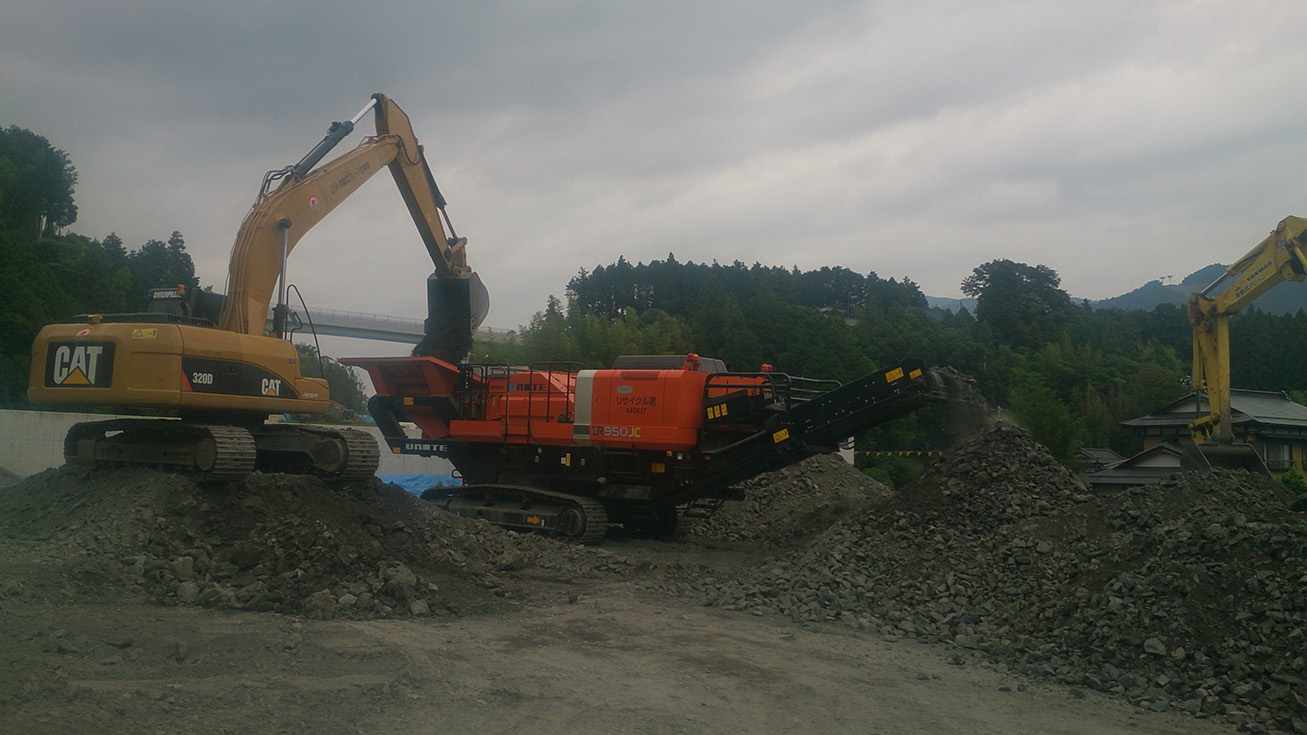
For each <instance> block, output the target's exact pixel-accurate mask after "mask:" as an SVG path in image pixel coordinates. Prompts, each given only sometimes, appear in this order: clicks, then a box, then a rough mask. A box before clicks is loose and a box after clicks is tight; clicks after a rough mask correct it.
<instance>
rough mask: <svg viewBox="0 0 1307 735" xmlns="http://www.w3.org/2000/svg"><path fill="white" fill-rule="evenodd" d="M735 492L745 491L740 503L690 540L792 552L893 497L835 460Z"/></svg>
mask: <svg viewBox="0 0 1307 735" xmlns="http://www.w3.org/2000/svg"><path fill="white" fill-rule="evenodd" d="M736 487H737V488H738V489H740V490H743V491H744V500H742V501H739V502H728V503H727V504H726V505H724V506H722V508H721V509H720V510H718V511H717V512H716V513H715V514H713V516H712V517H710V518H705V519H703V520H700V521H698V522H697V523H696V524H695V525H694V526H693V528H692V530H691V532H690V533H691V535H692V536H695V537H698V538H702V539H710V540H717V541H750V542H760V543H764V544H767V545H772V546H780V547H784V546H792V545H794V544H797V543H800V542H802V541H806V540H809V539H811V538H812V537H813V536H816V535H817V534H819V533H821V532H823V531H825V530H826V529H827V528H829V527H830V526H831V524H832V523H834V522H836V521H837V520H841V519H843V518H845V517H847V516H849V515H850V514H854V513H858V512H860V511H862V510H864V509H865V508H866V507H867V506H868V505H870V504H871V503H872V502H873V501H876V500H883V499H884V498H886V497H889V496H890V494H891V491H890V489H889V488H887V487H885V486H884V485H882V484H881V483H879V482H877V481H876V480H874V479H872V478H870V477H868V476H867V475H865V474H863V473H862V472H859V471H858V470H856V469H854V468H853V467H852V466H851V465H850V464H849V463H848V462H845V461H844V460H843V459H841V458H840V457H839V456H837V455H833V454H823V455H818V456H816V457H811V458H809V459H806V460H804V461H802V462H800V463H798V464H795V465H792V466H790V467H786V468H784V469H781V470H777V471H775V472H768V473H765V474H762V475H759V476H758V477H755V478H753V479H751V480H748V481H746V482H743V483H740V484H739V485H737V486H736Z"/></svg>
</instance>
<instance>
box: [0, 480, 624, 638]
mask: <svg viewBox="0 0 1307 735" xmlns="http://www.w3.org/2000/svg"><path fill="white" fill-rule="evenodd" d="M0 536H3V537H5V538H7V539H10V540H11V542H20V543H21V542H27V544H28V546H29V548H30V551H31V553H32V554H33V555H34V556H36V557H37V558H41V559H44V560H47V561H49V562H50V563H53V564H55V565H57V566H58V567H59V568H61V569H63V570H64V575H65V576H66V577H67V579H68V580H69V581H70V583H71V584H73V586H74V587H75V588H76V589H78V590H80V591H82V592H84V593H86V594H96V593H98V592H100V591H102V590H103V589H104V588H105V587H106V586H108V587H110V588H117V589H121V590H124V591H129V592H130V591H135V592H139V593H142V594H144V595H147V596H148V597H149V598H150V599H151V600H153V601H154V602H156V603H159V604H164V605H197V606H202V607H212V608H221V609H233V610H251V611H256V612H264V611H271V612H276V613H283V614H291V615H304V616H306V617H310V618H318V619H326V618H334V617H344V618H351V619H368V618H392V617H410V616H428V615H445V616H448V615H454V614H460V613H466V612H471V611H474V610H478V609H493V608H494V607H496V605H497V603H498V602H499V601H501V600H502V599H503V598H504V597H505V596H511V595H512V593H513V591H512V589H511V588H507V587H505V583H504V581H503V580H502V579H501V577H502V575H503V574H504V573H507V572H512V571H515V570H520V569H524V568H526V567H528V566H532V567H542V568H547V569H554V570H558V571H559V572H560V573H572V571H571V566H579V567H581V568H584V569H586V570H594V569H595V568H596V567H600V568H602V566H603V559H602V558H598V559H596V558H595V556H594V555H593V554H586V553H585V552H584V550H582V549H577V548H575V547H571V546H566V545H562V544H558V543H555V542H552V541H550V540H548V539H544V538H540V537H536V536H520V535H518V534H515V533H506V532H503V531H501V530H499V529H496V528H493V527H491V526H490V525H488V524H486V523H484V522H480V521H474V520H470V519H463V518H457V517H454V516H451V515H449V514H447V513H444V512H442V511H439V510H437V509H435V508H434V507H433V506H431V505H429V504H426V503H423V502H422V501H420V500H418V499H417V498H415V497H413V496H412V495H410V494H408V493H406V492H404V491H402V490H400V489H399V488H396V487H394V486H391V485H386V484H384V483H382V482H380V481H377V480H371V481H367V482H355V483H332V482H326V481H323V480H320V479H317V478H313V477H305V476H293V475H264V474H259V473H256V474H254V475H252V476H250V477H249V478H247V479H245V480H243V481H241V482H239V483H233V484H230V485H227V486H225V487H217V488H215V487H209V486H197V485H196V484H195V483H194V482H192V481H190V480H188V479H187V478H185V477H182V476H178V475H172V474H168V473H162V472H155V471H152V470H116V471H111V472H95V473H81V472H79V471H76V470H73V469H70V468H67V467H65V468H62V469H57V470H50V471H47V472H45V473H42V474H39V475H36V476H34V477H32V478H29V479H27V480H25V481H23V482H21V483H19V484H17V485H15V486H13V487H11V488H9V489H8V490H7V491H6V492H3V493H0ZM26 585H28V583H26V582H24V581H23V580H21V579H11V580H8V581H0V591H3V592H8V593H10V594H22V593H25V592H28V593H35V590H28V589H27V587H26Z"/></svg>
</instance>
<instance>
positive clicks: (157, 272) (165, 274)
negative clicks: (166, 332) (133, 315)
mask: <svg viewBox="0 0 1307 735" xmlns="http://www.w3.org/2000/svg"><path fill="white" fill-rule="evenodd" d="M127 267H128V268H129V269H130V270H131V273H132V279H133V280H134V281H135V282H136V291H137V294H136V298H135V299H134V300H133V301H132V302H131V303H132V305H133V308H135V309H139V310H143V309H144V307H145V296H146V293H147V292H148V291H149V290H150V289H152V288H166V287H171V286H178V285H182V286H185V287H186V288H188V289H191V288H196V287H198V286H199V279H198V278H196V277H195V263H194V262H193V261H192V260H191V256H190V254H189V253H187V252H186V242H185V240H183V239H182V233H180V232H177V231H176V230H174V231H173V233H172V236H171V237H169V238H168V242H167V243H164V242H160V241H159V240H150V241H149V242H147V243H145V244H144V245H142V246H141V249H140V250H136V251H134V252H132V253H129V254H128V255H127Z"/></svg>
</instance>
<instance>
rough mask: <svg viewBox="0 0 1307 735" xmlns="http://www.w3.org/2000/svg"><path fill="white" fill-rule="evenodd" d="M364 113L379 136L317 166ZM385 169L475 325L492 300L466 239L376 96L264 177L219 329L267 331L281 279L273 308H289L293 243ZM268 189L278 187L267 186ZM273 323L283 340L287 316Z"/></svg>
mask: <svg viewBox="0 0 1307 735" xmlns="http://www.w3.org/2000/svg"><path fill="white" fill-rule="evenodd" d="M369 110H375V111H376V125H377V134H376V135H375V136H372V137H369V138H366V139H364V140H363V141H362V142H361V143H359V145H358V146H357V147H356V148H355V149H354V150H352V151H350V152H348V153H346V154H344V155H342V156H340V157H338V158H335V159H333V160H331V161H329V162H328V163H325V164H323V165H322V166H320V167H317V168H315V166H317V163H318V161H320V160H321V159H322V158H323V157H324V156H325V155H326V154H327V153H328V152H329V151H330V150H331V148H332V147H334V146H335V145H336V144H337V143H338V142H340V140H341V139H342V138H344V137H345V136H346V135H348V134H349V133H350V132H351V131H353V129H354V125H355V123H357V122H358V121H359V120H360V119H361V118H362V117H363V116H364V115H365V114H367V112H368V111H369ZM383 166H385V167H388V168H390V172H391V174H392V176H393V177H394V179H395V184H396V185H397V186H398V187H399V191H400V194H401V195H402V196H403V199H404V202H405V204H406V205H407V206H408V210H409V213H410V215H412V217H413V222H414V224H415V225H417V229H418V233H419V234H420V235H421V237H422V241H423V244H424V245H425V246H426V248H427V252H428V253H429V254H430V256H431V261H432V263H433V264H434V265H435V273H434V274H433V280H435V281H438V282H442V283H444V282H448V281H451V280H452V281H458V282H461V283H462V289H461V291H462V292H463V293H468V292H469V291H470V293H471V294H472V296H471V297H470V298H471V300H472V303H471V305H470V306H469V307H468V310H469V311H470V314H471V316H470V321H471V325H470V326H471V328H475V327H476V326H477V325H478V324H479V323H480V321H481V319H483V318H484V317H485V312H486V310H487V309H488V306H489V300H488V296H486V294H485V288H484V286H481V285H480V280H479V279H478V278H477V277H476V274H475V273H473V272H472V270H471V269H470V268H469V267H468V265H467V256H466V250H465V247H466V245H467V240H466V239H463V238H459V237H457V235H456V234H454V228H453V226H452V224H451V223H450V222H449V217H448V215H447V214H446V212H445V199H444V197H443V196H442V195H441V193H440V189H439V187H437V186H436V181H435V178H434V177H433V176H432V174H431V168H430V167H429V166H428V165H427V162H426V157H425V155H424V154H423V150H422V147H421V146H420V145H418V141H417V138H416V137H415V136H414V134H413V128H412V126H411V125H410V123H409V119H408V115H406V114H404V111H403V110H401V109H400V108H399V105H397V104H395V102H394V101H392V100H391V99H390V98H388V97H386V96H385V95H382V94H377V95H373V97H372V100H371V101H370V102H369V103H368V104H367V106H365V107H364V108H363V109H362V110H360V111H359V113H358V114H357V115H355V116H354V118H353V119H352V120H350V121H349V122H344V123H339V122H338V123H333V124H332V126H331V129H330V131H329V132H328V133H327V136H326V137H325V138H324V139H323V140H322V141H321V142H320V143H319V144H318V145H317V146H315V147H314V149H313V150H312V151H310V152H309V153H308V155H306V156H305V157H304V158H303V159H302V160H301V161H300V162H299V163H297V164H295V165H294V166H288V167H286V168H284V169H281V170H279V171H273V172H270V173H269V174H268V175H267V177H265V179H264V184H263V189H262V191H261V192H260V194H259V197H258V199H257V200H256V201H255V202H254V205H253V207H251V208H250V211H249V213H248V214H247V215H246V216H245V220H244V222H243V223H242V224H241V229H240V232H239V233H238V234H237V236H236V243H235V245H234V246H233V248H232V253H231V263H230V266H229V268H228V274H227V299H226V303H225V305H224V307H223V311H222V316H221V319H220V321H219V324H218V326H219V327H220V328H222V329H225V330H229V331H233V332H239V333H241V334H251V335H262V334H264V333H265V331H266V328H267V319H268V308H269V306H270V305H271V304H272V300H273V295H274V292H275V291H277V282H278V279H280V280H281V288H280V291H279V292H277V294H276V295H277V304H278V306H279V307H284V305H285V303H286V278H285V269H286V258H287V256H288V255H289V254H290V252H291V250H292V249H293V248H294V247H295V244H296V243H297V242H299V240H300V238H302V237H304V235H305V234H306V233H307V232H308V231H309V230H310V229H312V228H313V226H314V225H316V224H317V223H318V222H320V221H322V219H323V218H325V217H326V216H327V214H329V213H330V212H331V211H332V210H334V209H335V208H336V207H337V206H338V205H339V204H340V203H341V202H343V201H344V200H345V199H347V198H348V197H349V196H350V195H351V194H353V193H354V192H355V191H357V190H358V189H359V187H361V186H362V185H363V184H364V182H366V181H367V180H368V179H370V178H371V177H372V175H373V174H375V173H377V171H378V170H380V169H381V168H382V167H383ZM278 182H280V183H278ZM273 184H276V188H272V186H273ZM269 189H271V191H269ZM442 220H443V223H442ZM446 227H448V229H449V234H446V231H445V228H446ZM469 284H471V285H469ZM279 311H281V309H279ZM274 324H276V325H277V326H276V327H275V329H274V331H276V332H278V336H281V332H282V329H283V325H284V316H283V315H280V314H279V315H274Z"/></svg>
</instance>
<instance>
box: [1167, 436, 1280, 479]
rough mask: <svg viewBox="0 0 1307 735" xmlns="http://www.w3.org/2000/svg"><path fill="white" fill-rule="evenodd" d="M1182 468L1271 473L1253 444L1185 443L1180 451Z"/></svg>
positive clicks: (1190, 470) (1192, 470) (1203, 470)
mask: <svg viewBox="0 0 1307 735" xmlns="http://www.w3.org/2000/svg"><path fill="white" fill-rule="evenodd" d="M1180 469H1181V470H1183V471H1184V472H1211V471H1212V470H1247V471H1248V472H1251V473H1253V474H1257V475H1265V476H1267V477H1270V475H1271V471H1270V470H1268V469H1267V468H1266V463H1265V462H1263V461H1262V457H1261V455H1259V454H1258V453H1257V450H1256V449H1253V447H1252V445H1251V444H1214V443H1205V444H1185V445H1184V447H1183V448H1182V449H1181V452H1180Z"/></svg>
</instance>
